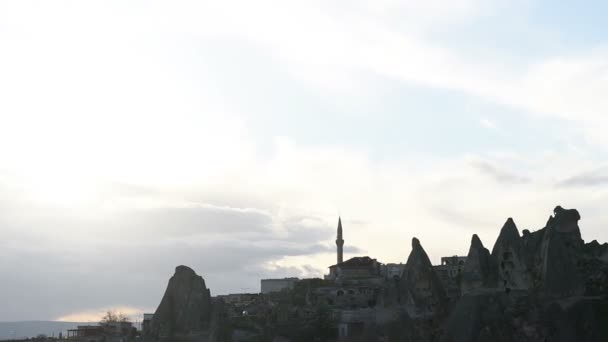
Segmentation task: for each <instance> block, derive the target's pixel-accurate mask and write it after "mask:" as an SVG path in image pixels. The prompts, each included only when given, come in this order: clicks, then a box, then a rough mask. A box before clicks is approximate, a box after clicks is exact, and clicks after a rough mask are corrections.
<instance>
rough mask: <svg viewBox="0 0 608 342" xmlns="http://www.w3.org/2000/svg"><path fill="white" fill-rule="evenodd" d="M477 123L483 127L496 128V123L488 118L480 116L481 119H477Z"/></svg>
mask: <svg viewBox="0 0 608 342" xmlns="http://www.w3.org/2000/svg"><path fill="white" fill-rule="evenodd" d="M479 124H480V125H481V126H482V127H485V128H488V129H496V128H497V126H496V123H494V122H493V121H491V120H490V119H488V118H481V119H479Z"/></svg>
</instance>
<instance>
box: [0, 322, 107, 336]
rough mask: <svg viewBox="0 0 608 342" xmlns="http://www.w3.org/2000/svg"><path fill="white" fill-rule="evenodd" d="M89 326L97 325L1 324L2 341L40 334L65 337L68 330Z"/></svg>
mask: <svg viewBox="0 0 608 342" xmlns="http://www.w3.org/2000/svg"><path fill="white" fill-rule="evenodd" d="M87 324H97V323H91V322H88V323H82V322H57V321H22V322H0V340H8V339H16V338H27V337H35V336H38V335H40V334H44V335H47V336H55V337H58V336H59V333H62V334H63V335H64V336H65V335H66V334H67V330H68V329H76V327H77V326H78V325H87Z"/></svg>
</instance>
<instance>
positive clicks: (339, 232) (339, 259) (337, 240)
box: [336, 216, 344, 264]
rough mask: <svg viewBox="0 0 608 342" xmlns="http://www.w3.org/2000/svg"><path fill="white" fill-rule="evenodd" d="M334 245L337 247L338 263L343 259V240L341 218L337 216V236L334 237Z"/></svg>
mask: <svg viewBox="0 0 608 342" xmlns="http://www.w3.org/2000/svg"><path fill="white" fill-rule="evenodd" d="M336 246H337V247H338V264H340V263H342V261H344V260H343V259H342V246H344V240H342V219H341V218H340V217H339V216H338V237H337V238H336Z"/></svg>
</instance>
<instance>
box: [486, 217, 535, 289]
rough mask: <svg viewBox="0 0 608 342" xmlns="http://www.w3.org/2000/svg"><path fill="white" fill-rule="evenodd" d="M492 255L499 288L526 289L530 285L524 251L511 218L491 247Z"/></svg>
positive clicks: (529, 275) (530, 280)
mask: <svg viewBox="0 0 608 342" xmlns="http://www.w3.org/2000/svg"><path fill="white" fill-rule="evenodd" d="M492 257H493V258H494V260H496V262H497V264H498V287H499V288H500V289H503V290H506V291H510V290H527V289H529V288H530V287H531V286H532V279H531V273H530V271H529V269H528V264H527V262H526V261H527V260H528V258H527V257H526V251H525V249H524V246H523V244H522V239H521V237H520V236H519V231H518V230H517V226H516V225H515V222H513V219H512V218H510V217H509V218H508V219H507V221H506V222H505V224H504V225H503V227H502V229H501V230H500V235H499V236H498V239H497V240H496V243H495V244H494V248H493V249H492Z"/></svg>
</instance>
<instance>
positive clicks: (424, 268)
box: [403, 238, 446, 316]
mask: <svg viewBox="0 0 608 342" xmlns="http://www.w3.org/2000/svg"><path fill="white" fill-rule="evenodd" d="M406 269H407V278H406V281H405V282H404V286H405V288H404V289H403V290H404V292H406V295H407V296H408V301H410V303H413V304H414V305H415V310H413V311H411V312H410V314H411V315H412V316H416V315H427V314H432V313H435V312H438V311H440V310H441V308H442V306H443V305H444V303H445V301H446V294H445V290H444V288H443V286H442V285H441V281H440V280H439V278H438V277H437V274H435V271H434V270H433V266H432V264H431V261H430V260H429V257H428V255H427V254H426V252H425V251H424V249H423V248H422V245H420V241H418V239H417V238H413V239H412V251H411V253H410V255H409V257H408V258H407V263H406Z"/></svg>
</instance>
